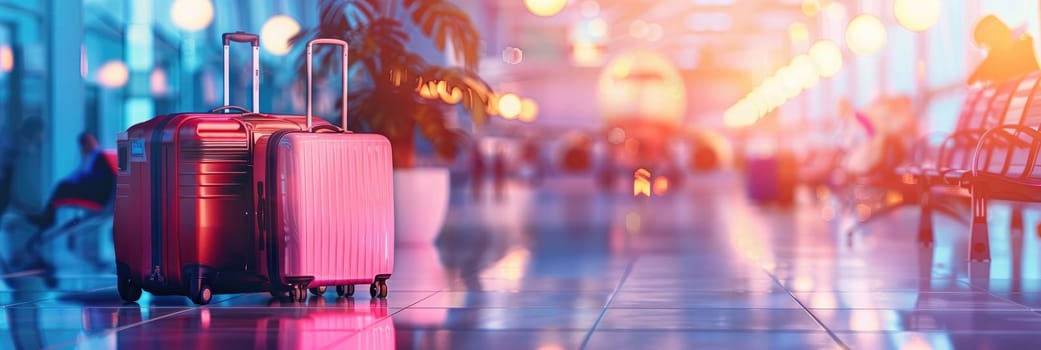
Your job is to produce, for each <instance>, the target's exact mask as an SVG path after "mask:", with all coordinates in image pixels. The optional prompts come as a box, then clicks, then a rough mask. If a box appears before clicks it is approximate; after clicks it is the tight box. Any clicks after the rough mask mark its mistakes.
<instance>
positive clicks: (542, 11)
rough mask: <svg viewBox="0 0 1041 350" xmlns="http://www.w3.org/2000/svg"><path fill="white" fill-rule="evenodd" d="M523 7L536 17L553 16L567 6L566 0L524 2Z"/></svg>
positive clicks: (527, 0)
mask: <svg viewBox="0 0 1041 350" xmlns="http://www.w3.org/2000/svg"><path fill="white" fill-rule="evenodd" d="M524 6H526V7H527V8H528V11H529V12H531V13H532V14H534V15H536V16H542V17H550V16H554V15H556V14H558V13H560V11H562V10H564V6H567V0H524Z"/></svg>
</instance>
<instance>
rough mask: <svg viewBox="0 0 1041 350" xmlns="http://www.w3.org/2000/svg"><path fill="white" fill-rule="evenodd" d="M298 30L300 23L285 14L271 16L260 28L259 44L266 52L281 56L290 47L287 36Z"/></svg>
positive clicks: (290, 36)
mask: <svg viewBox="0 0 1041 350" xmlns="http://www.w3.org/2000/svg"><path fill="white" fill-rule="evenodd" d="M299 32H300V24H299V23H297V22H296V20H295V19H293V17H289V16H286V15H276V16H271V18H269V19H268V20H267V22H264V26H263V27H261V28H260V44H261V45H263V46H264V49H265V50H267V52H270V53H272V54H275V55H278V56H282V55H285V54H287V53H289V51H290V50H291V49H292V47H291V46H290V45H289V38H292V37H293V36H294V35H296V33H299Z"/></svg>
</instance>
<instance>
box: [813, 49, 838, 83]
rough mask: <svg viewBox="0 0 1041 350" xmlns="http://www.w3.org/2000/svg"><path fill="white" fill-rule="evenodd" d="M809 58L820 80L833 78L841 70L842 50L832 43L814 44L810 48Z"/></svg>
mask: <svg viewBox="0 0 1041 350" xmlns="http://www.w3.org/2000/svg"><path fill="white" fill-rule="evenodd" d="M810 58H811V59H813V64H814V66H816V67H817V73H818V74H820V76H821V77H822V78H830V77H833V76H835V74H838V73H839V71H840V70H842V49H840V48H839V45H838V44H836V43H835V42H834V41H831V40H821V41H818V42H816V43H814V44H813V46H811V47H810Z"/></svg>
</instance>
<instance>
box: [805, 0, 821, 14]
mask: <svg viewBox="0 0 1041 350" xmlns="http://www.w3.org/2000/svg"><path fill="white" fill-rule="evenodd" d="M820 10H821V3H820V1H819V0H803V1H802V13H803V14H805V15H807V16H809V17H813V16H816V15H817V13H819V12H820Z"/></svg>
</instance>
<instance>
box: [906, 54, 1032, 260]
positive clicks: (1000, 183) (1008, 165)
mask: <svg viewBox="0 0 1041 350" xmlns="http://www.w3.org/2000/svg"><path fill="white" fill-rule="evenodd" d="M1039 83H1041V72H1034V73H1031V74H1028V75H1026V76H1023V77H1021V78H1019V79H1014V80H1012V81H1009V82H1006V83H1003V84H1000V85H997V86H988V87H983V88H980V89H974V90H972V91H970V92H969V93H968V94H967V97H966V99H965V102H964V104H963V106H962V111H961V114H960V115H959V118H958V122H957V124H956V129H955V131H954V132H952V133H951V134H949V135H947V136H946V137H944V138H942V139H941V140H940V141H939V143H936V142H935V137H933V138H923V139H921V140H919V142H918V143H916V146H915V148H916V149H915V150H914V152H913V153H914V154H915V156H914V157H912V158H911V161H910V163H908V164H906V165H904V166H901V167H899V168H898V169H897V172H898V173H899V174H901V175H902V176H904V177H906V178H909V179H912V180H913V182H914V183H915V184H917V186H918V188H919V191H920V197H919V198H920V200H919V205H920V208H921V216H920V218H919V227H918V240H919V242H921V243H925V244H932V241H933V236H934V233H933V214H934V213H935V212H936V211H937V209H941V208H943V206H942V204H944V203H947V202H950V200H939V198H938V197H945V196H947V197H949V196H959V197H962V198H968V199H969V200H970V203H971V205H970V207H971V209H972V216H971V218H970V220H969V225H970V235H971V237H970V247H969V250H970V253H969V258H970V260H972V261H989V260H990V245H989V235H988V227H987V219H988V217H987V202H988V201H989V200H1006V201H1016V202H1041V169H1038V168H1039V167H1041V164H1039V160H1038V159H1037V158H1038V153H1039V148H1041V131H1039V130H1041V98H1039V97H1038V96H1039V95H1041V90H1039V89H1038V87H1039V86H1038V85H1039ZM941 212H942V213H945V214H948V215H959V214H954V212H953V211H951V210H946V209H944V210H942V211H941ZM1011 226H1012V227H1011V228H1012V231H1013V232H1022V231H1023V216H1022V207H1021V206H1018V205H1016V206H1013V213H1012V223H1011Z"/></svg>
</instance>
